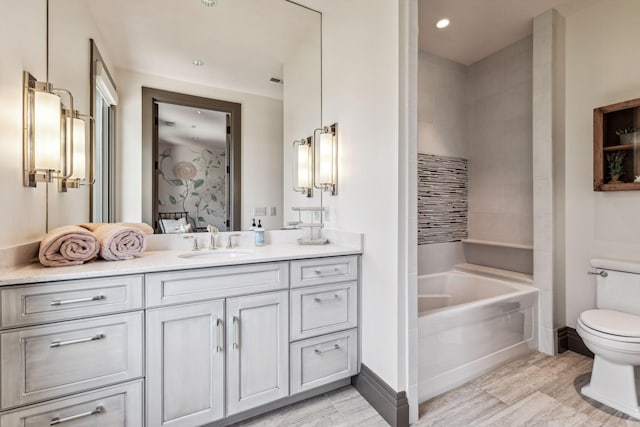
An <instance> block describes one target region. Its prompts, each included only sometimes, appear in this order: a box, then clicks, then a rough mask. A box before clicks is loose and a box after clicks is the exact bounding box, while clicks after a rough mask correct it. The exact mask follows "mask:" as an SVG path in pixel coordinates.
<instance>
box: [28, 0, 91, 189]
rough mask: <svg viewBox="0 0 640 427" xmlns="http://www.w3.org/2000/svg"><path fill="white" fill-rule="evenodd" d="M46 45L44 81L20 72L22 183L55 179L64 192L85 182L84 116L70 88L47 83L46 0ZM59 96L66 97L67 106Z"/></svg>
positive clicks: (85, 144)
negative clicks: (21, 81) (75, 108)
mask: <svg viewBox="0 0 640 427" xmlns="http://www.w3.org/2000/svg"><path fill="white" fill-rule="evenodd" d="M46 47H47V48H46V52H47V53H46V75H47V79H46V81H45V82H40V81H38V80H37V79H36V78H35V77H34V76H33V75H31V74H30V73H29V72H27V71H24V73H23V92H22V120H23V125H22V128H23V133H22V157H23V175H24V178H23V185H24V186H25V187H36V186H37V185H38V182H46V183H50V182H52V181H53V180H54V179H57V180H58V189H59V191H67V189H68V188H78V186H79V185H80V183H81V182H83V181H87V177H86V175H87V174H86V168H87V167H86V158H87V155H86V152H87V143H86V126H85V121H84V120H83V118H86V117H88V116H82V115H80V114H79V113H78V112H77V111H76V110H74V109H73V95H72V94H71V92H70V91H68V90H66V89H58V88H55V87H54V86H53V85H52V84H51V83H50V82H49V0H47V2H46ZM61 95H66V97H68V108H65V106H64V104H63V102H62V98H61ZM89 119H90V118H89ZM91 163H92V164H93V159H91ZM92 167H93V166H92Z"/></svg>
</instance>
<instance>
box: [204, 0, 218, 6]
mask: <svg viewBox="0 0 640 427" xmlns="http://www.w3.org/2000/svg"><path fill="white" fill-rule="evenodd" d="M201 1H202V4H203V5H205V6H207V7H213V6H215V5H216V3H217V0H201Z"/></svg>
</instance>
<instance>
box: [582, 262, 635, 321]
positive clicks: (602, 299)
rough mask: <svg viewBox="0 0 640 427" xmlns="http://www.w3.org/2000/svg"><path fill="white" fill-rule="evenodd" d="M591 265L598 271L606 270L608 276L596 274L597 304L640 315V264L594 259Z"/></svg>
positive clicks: (600, 306) (599, 306)
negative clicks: (615, 262) (612, 262)
mask: <svg viewBox="0 0 640 427" xmlns="http://www.w3.org/2000/svg"><path fill="white" fill-rule="evenodd" d="M591 265H592V266H593V267H595V268H596V269H597V271H598V272H606V277H604V276H605V275H604V274H602V275H599V276H596V280H597V285H596V306H597V307H598V308H602V309H606V310H617V311H623V312H625V313H631V314H637V315H640V274H639V273H640V265H639V264H635V263H633V264H632V265H626V264H625V263H622V262H619V263H618V264H611V263H606V262H597V260H592V261H591ZM612 267H615V268H616V269H615V270H614V269H612ZM622 269H624V270H622Z"/></svg>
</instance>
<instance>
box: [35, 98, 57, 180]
mask: <svg viewBox="0 0 640 427" xmlns="http://www.w3.org/2000/svg"><path fill="white" fill-rule="evenodd" d="M60 112H61V107H60V97H59V96H58V95H55V94H52V93H46V92H38V91H34V92H33V116H32V117H33V122H32V123H33V146H34V151H35V152H34V153H33V155H34V161H35V163H34V169H37V170H38V169H39V170H50V171H60Z"/></svg>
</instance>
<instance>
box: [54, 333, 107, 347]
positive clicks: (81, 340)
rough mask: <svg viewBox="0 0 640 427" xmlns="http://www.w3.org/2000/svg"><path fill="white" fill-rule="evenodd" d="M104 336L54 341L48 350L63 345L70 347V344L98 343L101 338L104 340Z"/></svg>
mask: <svg viewBox="0 0 640 427" xmlns="http://www.w3.org/2000/svg"><path fill="white" fill-rule="evenodd" d="M105 336H106V335H105V334H98V335H94V336H92V337H89V338H79V339H77V340H69V341H54V342H52V343H51V344H50V345H49V347H50V348H56V347H62V346H65V345H71V344H80V343H83V342H90V341H98V340H101V339H103V338H105Z"/></svg>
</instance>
